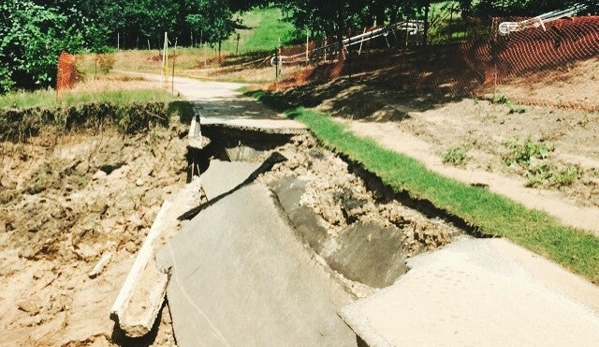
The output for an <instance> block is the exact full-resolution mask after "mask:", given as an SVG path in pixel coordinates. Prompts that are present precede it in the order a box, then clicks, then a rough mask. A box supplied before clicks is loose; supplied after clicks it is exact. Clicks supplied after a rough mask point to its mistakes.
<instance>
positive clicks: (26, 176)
mask: <svg viewBox="0 0 599 347" xmlns="http://www.w3.org/2000/svg"><path fill="white" fill-rule="evenodd" d="M180 131H183V129H182V128H179V127H178V126H177V125H175V126H173V127H172V128H170V129H165V128H156V129H154V130H152V131H150V132H148V133H144V134H139V135H136V136H123V135H121V134H119V133H117V132H116V130H113V129H109V128H106V129H103V130H98V131H93V132H92V131H90V132H85V133H71V134H65V133H56V132H55V131H52V130H48V131H46V132H44V133H42V134H41V135H40V136H38V137H33V138H30V139H29V140H28V141H27V142H26V143H11V142H5V143H2V145H1V147H0V152H1V158H2V168H3V169H2V171H1V174H0V182H1V185H0V198H1V201H0V215H1V216H2V218H1V220H2V222H1V223H0V285H1V286H2V288H4V289H3V290H2V291H1V292H0V310H1V311H2V315H1V316H0V331H1V333H0V335H1V337H0V345H2V346H113V345H128V346H149V345H154V346H169V345H174V342H173V337H172V332H170V330H169V329H161V330H159V331H157V332H155V333H154V334H153V335H152V336H151V337H150V338H149V339H146V340H138V341H131V340H127V339H126V338H124V337H123V336H121V335H120V334H119V332H118V331H114V330H113V322H112V321H111V320H110V319H109V311H110V307H111V305H112V303H113V302H114V299H115V298H116V295H117V294H118V291H119V290H120V287H121V285H122V283H123V281H124V278H125V276H126V274H127V273H128V271H129V269H130V267H131V264H132V261H133V258H134V255H135V254H136V252H137V250H138V249H139V247H140V246H141V243H142V242H143V240H144V236H145V235H146V234H147V232H148V230H149V228H150V226H151V225H152V223H153V221H154V218H155V216H156V214H157V212H158V210H159V209H160V205H161V204H162V202H163V201H164V199H167V198H168V197H169V196H170V195H171V194H172V193H174V192H177V191H178V189H180V187H182V185H183V184H185V177H186V174H185V173H186V164H187V163H186V160H185V151H186V150H185V144H184V142H183V140H181V139H180V138H179V132H180ZM107 253H110V254H111V260H110V262H109V263H108V265H107V266H106V268H105V270H104V271H103V272H101V273H100V274H99V275H98V276H97V277H95V278H90V277H89V276H88V273H89V272H90V271H91V270H92V268H93V267H94V266H95V265H96V263H97V261H98V260H99V259H100V257H101V256H102V255H104V254H107ZM165 312H166V311H165ZM161 319H162V321H163V322H164V324H168V322H169V319H170V318H169V316H168V312H166V313H165V314H163V315H162V317H161Z"/></svg>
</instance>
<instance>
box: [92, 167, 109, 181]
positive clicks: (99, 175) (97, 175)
mask: <svg viewBox="0 0 599 347" xmlns="http://www.w3.org/2000/svg"><path fill="white" fill-rule="evenodd" d="M106 176H107V174H106V172H104V171H102V170H98V171H96V173H95V174H94V175H93V176H92V180H94V181H97V180H99V179H102V178H104V177H106Z"/></svg>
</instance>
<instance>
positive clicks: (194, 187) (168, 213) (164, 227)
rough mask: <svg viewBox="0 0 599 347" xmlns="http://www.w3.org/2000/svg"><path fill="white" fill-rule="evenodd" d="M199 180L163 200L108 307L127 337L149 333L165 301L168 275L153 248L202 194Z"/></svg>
mask: <svg viewBox="0 0 599 347" xmlns="http://www.w3.org/2000/svg"><path fill="white" fill-rule="evenodd" d="M200 186H201V181H200V180H199V179H196V180H194V181H192V182H191V183H189V184H187V185H186V186H185V188H183V189H182V190H181V191H179V192H178V193H177V194H176V195H175V196H174V197H173V200H172V201H168V200H166V201H165V202H164V203H163V205H162V208H161V209H160V212H159V213H158V215H157V216H156V219H155V220H154V223H153V224H152V227H151V229H150V232H149V233H148V235H147V236H146V239H145V240H144V243H143V245H142V247H141V249H140V250H139V252H138V254H137V257H136V259H135V262H134V263H133V266H132V267H131V270H130V271H129V274H128V275H127V278H126V279H125V282H124V284H123V286H122V288H121V290H120V292H119V295H118V296H117V298H116V300H115V301H114V303H113V305H112V308H111V309H110V318H111V319H112V320H113V321H115V323H116V324H117V325H118V327H119V328H120V329H121V330H122V331H123V333H125V335H127V336H129V337H141V336H144V335H146V334H148V333H149V332H150V331H151V330H152V327H153V326H154V322H155V320H156V317H157V316H158V313H159V312H160V309H161V308H162V305H163V303H164V298H165V293H166V286H167V283H168V275H167V274H165V273H163V272H160V271H159V269H158V267H157V266H156V262H155V251H156V249H157V248H158V247H160V246H162V245H163V244H164V243H165V242H166V241H168V240H170V238H171V237H172V236H173V234H174V233H175V232H176V231H177V227H176V226H177V223H178V221H177V216H179V215H180V214H181V213H183V212H184V211H186V210H188V209H189V208H190V207H192V206H193V205H196V204H197V203H198V202H199V201H200V198H201V194H200Z"/></svg>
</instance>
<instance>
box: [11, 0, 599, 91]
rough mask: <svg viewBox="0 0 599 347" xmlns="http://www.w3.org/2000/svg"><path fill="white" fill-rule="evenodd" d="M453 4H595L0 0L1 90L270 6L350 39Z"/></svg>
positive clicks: (542, 5)
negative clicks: (85, 59) (62, 62)
mask: <svg viewBox="0 0 599 347" xmlns="http://www.w3.org/2000/svg"><path fill="white" fill-rule="evenodd" d="M439 2H444V3H448V2H453V3H454V4H456V5H458V6H459V8H460V9H461V11H462V14H463V15H468V16H481V17H484V16H503V15H519V16H532V15H538V14H541V13H543V12H546V11H550V10H557V9H563V8H566V7H567V6H570V5H573V4H575V3H585V4H587V5H588V6H589V11H590V12H596V11H597V9H598V7H599V6H598V3H599V0H565V1H562V2H560V3H559V4H556V2H555V1H551V0H454V1H438V0H352V1H342V0H327V1H321V0H170V1H162V0H3V1H2V2H0V93H4V92H7V91H10V90H12V89H16V88H35V87H45V86H49V85H52V83H53V82H54V78H55V72H56V71H55V70H56V67H55V65H56V60H57V57H58V55H59V53H60V51H63V50H65V51H69V52H71V53H76V52H78V51H81V50H87V51H91V52H102V51H106V50H110V49H113V48H112V47H117V45H118V47H120V48H146V47H148V46H149V47H150V48H157V47H161V45H162V40H163V37H164V33H165V32H168V33H169V37H171V38H173V37H174V38H176V39H177V42H178V44H179V45H181V46H189V45H193V44H195V43H197V42H205V43H216V42H220V41H222V40H225V39H227V38H228V37H229V36H230V34H231V33H232V32H233V31H234V29H235V27H237V26H239V25H240V24H241V23H237V22H236V20H235V19H234V18H236V17H235V16H234V15H235V14H236V13H238V12H240V11H247V10H250V9H252V8H254V7H256V6H267V5H275V6H279V7H281V8H282V9H283V10H284V11H285V13H287V14H288V17H289V19H290V21H292V22H293V23H294V24H295V25H296V27H297V28H300V29H304V28H309V29H310V31H311V32H312V33H316V34H318V35H327V36H330V35H335V36H337V37H338V38H341V36H344V35H347V34H348V31H349V29H350V28H363V27H365V26H371V25H373V24H375V23H376V24H377V25H381V24H384V23H390V22H396V21H398V20H401V19H405V18H409V19H425V18H426V17H427V15H428V13H429V11H428V9H429V7H430V6H431V4H435V3H439Z"/></svg>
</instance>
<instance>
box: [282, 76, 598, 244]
mask: <svg viewBox="0 0 599 347" xmlns="http://www.w3.org/2000/svg"><path fill="white" fill-rule="evenodd" d="M549 92H550V91H549ZM549 92H548V93H549ZM537 93H541V91H537ZM286 95H287V96H288V97H290V98H292V99H294V100H297V101H298V102H299V103H300V104H303V105H305V106H307V107H316V108H317V109H318V110H320V111H323V112H326V113H329V114H332V115H334V116H335V117H336V118H337V119H338V120H339V121H340V122H342V123H345V124H346V125H347V127H348V128H349V129H351V131H353V132H354V133H356V134H357V135H360V136H364V137H369V138H372V139H374V140H375V141H377V142H378V143H380V144H381V145H382V146H383V147H385V148H388V149H391V150H394V151H397V152H399V153H403V154H406V155H408V156H410V157H413V158H415V159H416V160H418V161H420V162H422V163H423V164H424V165H426V167H427V168H429V169H430V170H432V171H435V172H438V173H440V174H442V175H444V176H447V177H451V178H454V179H456V180H459V181H462V182H464V183H468V184H482V185H484V186H488V188H489V189H490V190H491V191H493V192H495V193H498V194H501V195H504V196H506V197H508V198H510V199H512V200H514V201H516V202H519V203H521V204H522V205H524V206H526V207H528V208H531V209H537V210H542V211H545V212H547V213H549V214H551V215H553V216H554V217H555V218H556V219H558V220H559V221H561V222H562V223H564V224H566V225H570V226H574V227H577V228H580V229H584V230H587V231H589V232H592V233H594V234H596V235H599V223H598V221H599V114H598V113H597V112H589V111H585V110H577V109H557V108H549V107H541V106H531V105H519V104H516V103H514V102H512V101H511V100H509V99H508V98H507V97H503V98H499V97H498V99H499V101H497V102H491V101H489V100H480V99H472V98H462V99H455V100H448V99H444V98H442V97H435V96H432V95H421V96H418V97H416V96H414V95H409V94H408V93H406V92H404V91H401V90H393V89H385V88H382V87H381V86H380V85H377V84H373V83H369V82H363V81H358V80H356V81H349V80H346V79H343V80H338V81H335V82H331V83H329V84H326V85H307V86H304V87H299V88H296V89H294V90H290V91H287V92H286Z"/></svg>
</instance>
